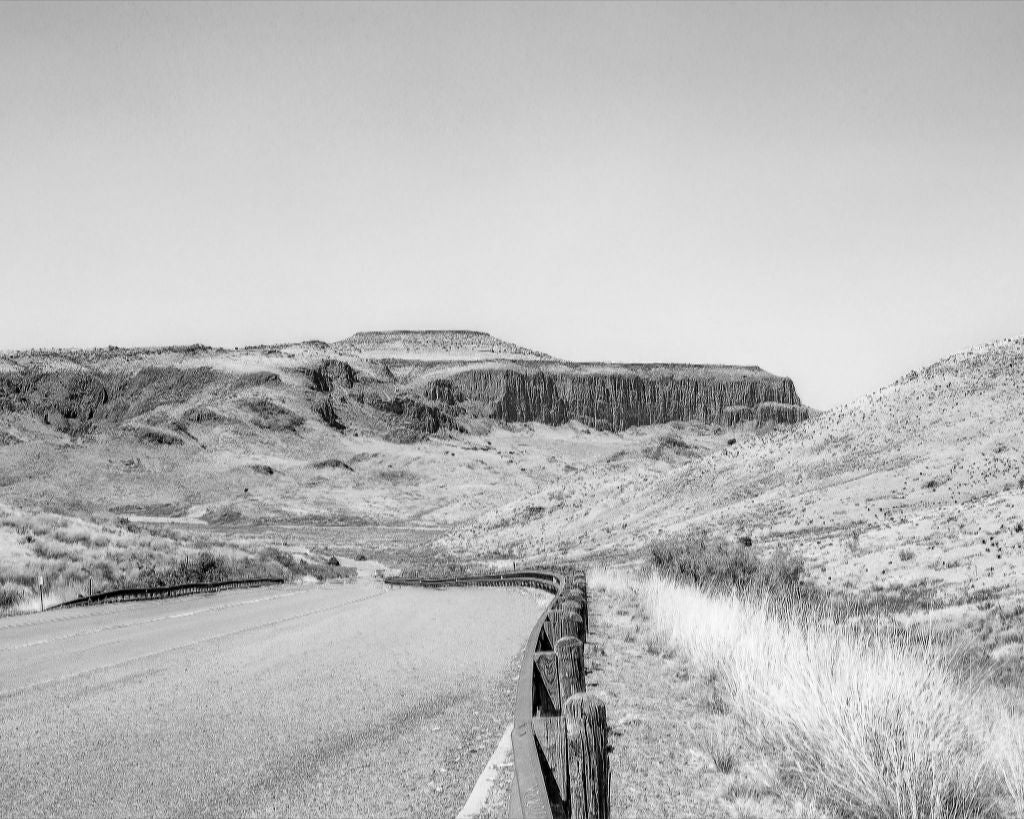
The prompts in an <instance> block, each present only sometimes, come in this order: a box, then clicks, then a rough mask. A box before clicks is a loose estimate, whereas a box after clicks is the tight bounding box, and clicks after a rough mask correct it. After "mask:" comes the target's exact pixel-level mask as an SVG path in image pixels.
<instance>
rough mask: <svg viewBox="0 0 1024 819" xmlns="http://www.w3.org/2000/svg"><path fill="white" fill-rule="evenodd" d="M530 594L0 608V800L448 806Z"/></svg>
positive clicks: (366, 812)
mask: <svg viewBox="0 0 1024 819" xmlns="http://www.w3.org/2000/svg"><path fill="white" fill-rule="evenodd" d="M538 601H539V597H538V595H537V593H535V592H530V591H526V590H519V589H492V588H487V589H484V588H481V589H450V590H445V591H434V590H427V589H415V588H401V589H388V588H386V587H384V586H383V585H381V584H380V583H378V582H376V581H369V580H360V581H357V582H354V583H349V584H339V585H324V586H307V587H297V586H292V587H284V588H281V587H270V588H261V589H246V590H241V591H231V592H220V593H218V594H214V595H201V596H196V597H188V598H178V599H174V600H165V601H155V602H140V603H126V604H115V605H109V606H99V607H92V608H86V609H71V610H63V611H54V612H47V613H46V614H42V615H29V616H23V617H16V618H7V619H4V620H0V815H3V816H25V815H48V816H53V815H60V816H68V815H85V814H88V815H102V816H110V815H120V816H139V815H153V814H158V815H182V814H187V815H195V814H213V815H217V816H225V815H228V816H240V815H285V816H302V815H327V816H399V815H409V814H413V813H415V814H417V815H428V816H441V815H447V816H452V815H454V814H455V813H456V812H458V810H459V808H460V807H461V806H462V804H463V802H464V801H465V799H466V797H467V796H468V795H469V793H470V791H471V790H472V788H473V784H474V782H475V780H476V777H477V775H478V774H479V773H480V771H481V770H482V768H483V766H484V765H485V763H486V761H487V759H488V757H489V756H490V754H491V751H492V750H493V748H494V746H495V744H496V743H497V741H498V739H499V738H500V736H501V733H502V730H503V729H504V727H505V725H506V724H507V723H508V722H509V721H510V719H511V713H512V704H513V698H514V688H515V677H516V671H517V669H516V666H515V662H516V655H517V654H518V653H519V652H520V651H521V650H522V648H523V645H524V643H525V642H526V638H527V636H528V634H529V631H530V629H531V627H532V626H533V624H534V623H535V622H536V619H537V617H538V616H539V613H540V612H539V608H538V606H539V602H538Z"/></svg>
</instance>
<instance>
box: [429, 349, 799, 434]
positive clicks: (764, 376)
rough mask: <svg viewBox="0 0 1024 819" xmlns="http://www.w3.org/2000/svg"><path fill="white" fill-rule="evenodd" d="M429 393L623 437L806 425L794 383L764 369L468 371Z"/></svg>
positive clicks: (492, 413) (501, 415) (507, 414)
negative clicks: (635, 431)
mask: <svg viewBox="0 0 1024 819" xmlns="http://www.w3.org/2000/svg"><path fill="white" fill-rule="evenodd" d="M423 394H424V396H425V397H427V398H429V399H430V400H434V401H441V402H445V403H449V404H458V403H463V402H477V403H479V404H480V405H482V410H483V412H484V414H486V415H487V416H488V417H490V418H494V419H497V420H501V421H509V422H524V421H539V422H541V423H545V424H564V423H566V422H568V421H580V422H582V423H585V424H589V425H591V426H595V427H601V428H608V429H612V430H616V431H618V430H623V429H627V428H629V427H632V426H639V425H643V424H659V423H666V422H669V421H701V422H704V423H709V424H735V423H739V422H741V421H747V420H756V421H761V420H762V419H766V418H768V417H769V416H773V417H774V418H775V419H776V420H780V421H783V422H790V423H791V422H793V421H795V420H799V418H798V416H799V415H800V412H799V411H797V410H796V408H801V409H802V407H801V405H800V399H799V396H798V395H797V393H796V388H795V387H794V385H793V382H792V381H791V380H790V379H788V378H780V377H778V376H774V375H770V374H769V373H765V372H763V371H761V370H758V369H757V368H725V367H713V368H700V367H685V368H684V367H679V368H672V367H667V366H666V367H656V368H655V367H641V366H638V367H615V368H608V369H602V368H591V367H586V366H581V367H579V368H573V367H571V366H567V365H555V366H550V367H548V366H544V365H534V366H530V367H524V366H516V367H482V368H466V369H463V370H461V371H459V372H454V373H447V374H445V376H444V378H440V379H437V380H432V381H429V382H428V383H427V384H426V385H425V386H424V390H423ZM762 407H763V408H765V409H763V410H762V409H759V408H762ZM781 407H788V408H790V410H782V409H780V408H781ZM804 417H806V412H805V413H804Z"/></svg>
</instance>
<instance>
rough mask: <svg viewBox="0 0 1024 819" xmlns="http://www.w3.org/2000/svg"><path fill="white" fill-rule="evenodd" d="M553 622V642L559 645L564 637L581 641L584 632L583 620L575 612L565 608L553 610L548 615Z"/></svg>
mask: <svg viewBox="0 0 1024 819" xmlns="http://www.w3.org/2000/svg"><path fill="white" fill-rule="evenodd" d="M548 616H549V618H550V621H551V642H552V644H553V645H555V644H557V643H558V641H559V640H560V639H561V638H562V637H575V638H576V639H577V640H579V639H580V635H581V634H582V632H583V620H582V619H581V618H580V616H579V615H578V614H576V613H575V612H574V611H570V610H566V609H563V608H557V609H552V610H551V613H550V615H548Z"/></svg>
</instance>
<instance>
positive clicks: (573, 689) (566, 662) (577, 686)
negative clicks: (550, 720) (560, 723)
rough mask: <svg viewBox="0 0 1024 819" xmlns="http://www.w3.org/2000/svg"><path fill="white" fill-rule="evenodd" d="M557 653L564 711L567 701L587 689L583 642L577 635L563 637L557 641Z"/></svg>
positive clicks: (559, 684) (560, 691)
mask: <svg viewBox="0 0 1024 819" xmlns="http://www.w3.org/2000/svg"><path fill="white" fill-rule="evenodd" d="M555 655H556V656H557V657H558V691H559V699H560V700H561V706H562V713H563V714H564V713H565V703H566V700H568V699H569V697H571V696H573V695H574V694H582V693H583V692H584V691H586V689H587V684H586V682H585V677H584V668H583V643H581V642H580V641H579V640H577V639H576V638H575V637H562V638H560V639H559V640H558V641H557V642H556V643H555Z"/></svg>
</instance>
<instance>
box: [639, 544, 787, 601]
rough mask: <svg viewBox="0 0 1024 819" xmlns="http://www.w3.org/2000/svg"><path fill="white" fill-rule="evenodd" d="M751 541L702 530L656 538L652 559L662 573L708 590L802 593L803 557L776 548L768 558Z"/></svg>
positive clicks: (656, 568)
mask: <svg viewBox="0 0 1024 819" xmlns="http://www.w3.org/2000/svg"><path fill="white" fill-rule="evenodd" d="M747 541H749V538H744V539H742V540H741V541H738V542H734V541H730V540H727V539H726V538H724V537H722V536H720V535H712V534H710V533H709V532H707V531H706V530H703V529H698V530H694V531H691V532H688V533H686V534H683V535H677V536H674V537H669V538H664V539H662V540H658V541H655V542H654V543H652V544H651V552H650V560H651V564H652V565H653V566H654V568H655V570H656V571H658V572H659V573H660V574H662V575H664V576H666V577H671V578H673V579H675V580H680V581H682V582H685V583H693V584H694V585H697V586H699V587H701V588H704V589H709V590H723V589H739V590H763V591H769V592H772V593H776V592H789V593H800V592H801V590H802V589H803V587H804V572H805V566H804V561H803V559H802V558H800V557H798V556H796V555H792V554H789V553H788V552H785V551H782V550H776V551H775V552H774V553H773V554H772V556H771V557H770V558H768V559H765V558H764V557H763V556H761V555H760V554H758V553H757V552H756V551H755V550H754V548H753V546H752V545H750V544H749V543H748V542H747Z"/></svg>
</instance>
